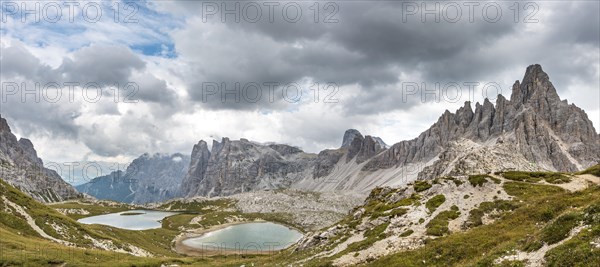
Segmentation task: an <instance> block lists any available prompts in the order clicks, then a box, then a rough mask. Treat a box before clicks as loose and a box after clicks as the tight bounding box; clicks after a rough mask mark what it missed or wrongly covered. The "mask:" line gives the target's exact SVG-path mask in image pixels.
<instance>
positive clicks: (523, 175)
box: [502, 171, 571, 184]
mask: <svg viewBox="0 0 600 267" xmlns="http://www.w3.org/2000/svg"><path fill="white" fill-rule="evenodd" d="M502 177H504V178H506V179H508V180H513V181H518V182H528V183H537V182H539V181H541V180H542V179H543V180H545V181H546V182H548V183H551V184H563V183H568V182H570V181H571V178H569V177H568V176H566V175H564V174H562V173H556V172H521V171H509V172H504V173H502Z"/></svg>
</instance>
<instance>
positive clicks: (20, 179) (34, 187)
mask: <svg viewBox="0 0 600 267" xmlns="http://www.w3.org/2000/svg"><path fill="white" fill-rule="evenodd" d="M0 178H1V179H2V180H4V181H6V182H8V183H9V184H11V185H12V186H14V187H16V188H18V189H19V190H21V191H23V192H25V193H26V194H28V195H30V196H31V197H33V198H34V199H36V200H38V201H41V202H58V201H63V200H67V199H73V198H78V197H82V195H81V194H80V193H79V192H77V190H75V189H74V188H73V187H72V186H71V185H69V184H68V183H66V182H65V181H63V180H62V179H61V178H60V176H59V175H58V174H57V173H56V172H55V171H54V170H50V169H48V168H45V167H44V164H43V162H42V159H40V158H39V157H38V156H37V152H36V151H35V148H34V147H33V144H32V143H31V141H30V140H29V139H25V138H21V139H19V140H17V138H16V136H15V135H14V134H13V133H12V132H11V130H10V127H9V126H8V123H7V121H6V120H5V119H4V118H2V116H0Z"/></svg>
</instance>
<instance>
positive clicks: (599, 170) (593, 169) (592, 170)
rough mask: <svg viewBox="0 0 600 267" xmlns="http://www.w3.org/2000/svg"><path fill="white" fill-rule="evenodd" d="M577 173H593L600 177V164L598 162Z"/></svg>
mask: <svg viewBox="0 0 600 267" xmlns="http://www.w3.org/2000/svg"><path fill="white" fill-rule="evenodd" d="M576 174H591V175H594V176H598V177H600V164H596V165H594V166H592V167H589V168H587V169H585V170H583V171H580V172H578V173H576Z"/></svg>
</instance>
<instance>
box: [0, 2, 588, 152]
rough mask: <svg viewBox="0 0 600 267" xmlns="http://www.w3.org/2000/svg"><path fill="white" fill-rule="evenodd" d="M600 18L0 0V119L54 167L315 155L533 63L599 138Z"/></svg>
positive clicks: (418, 116) (540, 6) (538, 10)
mask: <svg viewBox="0 0 600 267" xmlns="http://www.w3.org/2000/svg"><path fill="white" fill-rule="evenodd" d="M565 2H566V1H565ZM36 3H37V4H39V6H36ZM28 10H29V11H28ZM32 10H33V11H32ZM599 14H600V6H599V3H598V1H569V2H568V3H563V2H562V1H538V2H513V1H508V2H462V1H458V2H438V5H437V6H436V4H435V2H431V1H429V2H425V3H423V2H401V1H347V2H323V1H320V2H316V1H298V2H290V1H288V2H251V1H237V2H236V1H224V2H219V1H217V2H200V1H178V2H172V1H143V2H136V3H135V4H127V3H124V2H120V1H102V2H84V1H81V2H79V3H78V4H73V3H72V1H71V4H68V3H63V2H60V1H56V2H53V1H45V2H35V1H26V2H16V1H15V2H11V1H8V2H7V1H3V2H2V22H1V24H0V25H1V26H0V38H1V40H0V60H1V75H0V77H1V80H2V99H1V101H2V102H1V103H0V105H1V106H0V109H1V110H0V113H1V114H2V116H3V117H5V118H7V120H8V121H9V124H10V126H11V127H12V129H13V132H14V133H15V134H17V135H18V136H20V137H28V138H30V139H32V141H33V142H34V144H35V146H36V148H37V150H38V153H39V154H40V156H41V157H42V158H43V159H44V160H45V161H51V162H67V161H82V160H102V161H119V162H127V161H129V160H131V159H133V158H135V157H137V156H139V155H140V154H142V153H144V152H150V153H154V152H163V153H173V152H182V153H191V149H192V146H193V144H195V143H197V142H198V141H199V140H201V139H204V140H212V139H217V140H219V139H220V138H221V137H225V136H226V137H230V138H232V139H239V138H242V137H243V138H248V139H250V140H255V141H259V142H280V143H287V144H293V145H297V146H300V147H301V148H303V149H304V150H306V151H309V152H318V151H320V150H322V149H325V148H332V147H338V146H339V145H340V143H341V137H342V135H343V132H344V131H345V130H346V129H348V128H356V129H358V130H359V131H361V132H362V133H363V134H370V135H375V136H380V137H382V138H383V139H384V140H385V141H386V142H387V143H388V144H393V143H396V142H398V141H401V140H405V139H411V138H414V137H416V136H417V135H418V134H419V133H420V132H422V131H424V130H426V129H427V128H428V127H429V126H430V125H431V124H432V123H433V122H435V121H436V120H437V118H438V117H439V116H440V115H441V113H442V112H443V111H444V110H446V109H448V110H450V111H454V110H455V109H456V108H458V107H459V106H461V105H462V104H463V103H464V101H468V100H471V101H482V100H483V99H484V98H485V97H489V98H490V99H491V100H492V101H493V100H494V99H495V98H496V95H497V94H498V93H501V94H503V95H505V96H507V97H509V96H510V87H511V85H512V84H513V83H514V82H515V80H520V79H522V77H523V74H524V71H525V68H526V67H527V66H528V65H530V64H534V63H539V64H541V65H542V66H543V68H544V70H545V71H546V72H547V73H548V74H549V76H550V78H551V80H552V82H553V84H554V85H555V87H556V88H557V90H558V92H559V95H560V96H561V97H562V98H563V99H568V100H569V102H570V103H575V104H576V105H578V106H579V107H581V108H583V109H584V110H586V111H587V113H588V116H589V117H590V119H591V120H592V121H593V122H594V125H595V127H596V129H597V130H598V129H599V128H600V108H599V107H600V89H599V88H600V84H599V80H600V36H599V35H600V26H599V25H600V19H599ZM37 20H39V21H37ZM36 85H37V87H36ZM438 85H439V87H436V86H438ZM436 88H440V89H439V90H437V91H436ZM36 92H37V93H36ZM436 92H437V93H436ZM36 97H37V99H36ZM209 143H210V142H209Z"/></svg>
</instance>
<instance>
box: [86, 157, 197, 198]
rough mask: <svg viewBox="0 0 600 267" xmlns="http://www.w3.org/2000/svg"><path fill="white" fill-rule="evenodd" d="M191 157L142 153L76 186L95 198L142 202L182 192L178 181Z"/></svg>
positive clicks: (176, 195)
mask: <svg viewBox="0 0 600 267" xmlns="http://www.w3.org/2000/svg"><path fill="white" fill-rule="evenodd" d="M189 165H190V157H189V156H185V155H183V154H180V153H175V154H172V155H167V154H154V155H150V154H147V153H146V154H143V155H141V156H140V157H138V158H136V159H135V160H133V161H132V162H131V164H129V165H128V166H127V169H126V170H125V171H115V172H112V173H111V174H109V175H105V176H100V177H96V178H94V179H92V180H91V181H90V182H88V183H85V184H82V185H79V186H77V187H76V188H77V190H79V191H80V192H82V193H86V194H88V195H91V196H94V197H96V198H98V199H109V200H115V201H120V202H125V203H135V204H144V203H150V202H162V201H165V200H169V199H173V198H177V197H180V196H181V192H180V189H181V183H182V180H183V177H184V176H185V175H186V174H187V172H188V166H189Z"/></svg>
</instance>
